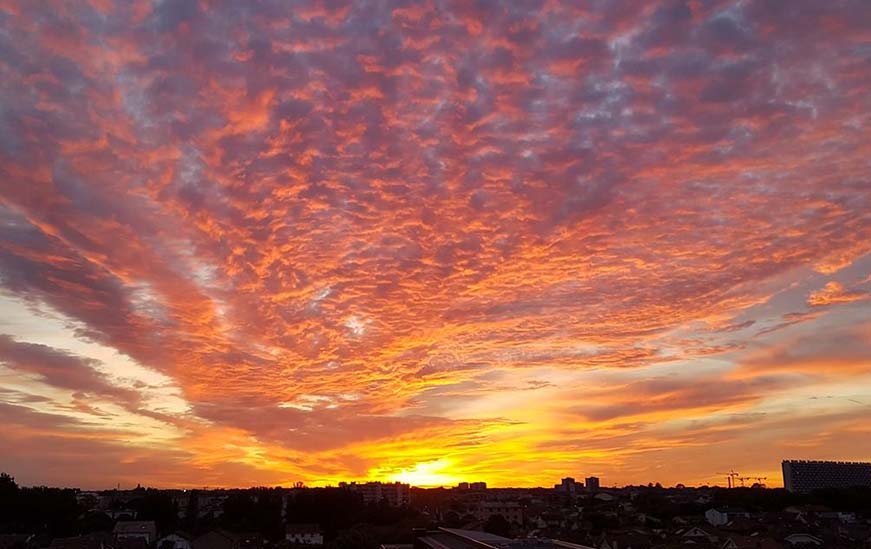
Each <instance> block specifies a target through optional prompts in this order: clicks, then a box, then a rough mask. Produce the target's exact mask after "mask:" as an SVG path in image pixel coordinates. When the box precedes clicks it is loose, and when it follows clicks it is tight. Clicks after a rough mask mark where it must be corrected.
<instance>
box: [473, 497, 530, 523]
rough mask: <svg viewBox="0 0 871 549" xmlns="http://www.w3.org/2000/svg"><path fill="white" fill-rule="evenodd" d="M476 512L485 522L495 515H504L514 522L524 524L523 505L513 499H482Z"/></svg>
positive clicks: (479, 518)
mask: <svg viewBox="0 0 871 549" xmlns="http://www.w3.org/2000/svg"><path fill="white" fill-rule="evenodd" d="M476 514H477V518H478V520H480V521H483V522H486V521H487V520H488V519H489V518H490V517H492V516H494V515H502V518H504V519H505V520H507V521H508V522H510V523H512V524H523V507H521V506H520V504H519V503H516V502H513V501H482V502H481V503H480V504H479V505H478V511H477V513H476Z"/></svg>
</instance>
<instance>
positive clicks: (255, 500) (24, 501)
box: [0, 473, 429, 549]
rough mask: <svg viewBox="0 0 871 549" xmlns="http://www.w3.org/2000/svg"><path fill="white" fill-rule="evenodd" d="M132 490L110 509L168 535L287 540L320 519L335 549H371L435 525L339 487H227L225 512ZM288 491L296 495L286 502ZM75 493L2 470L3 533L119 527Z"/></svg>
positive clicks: (193, 495) (194, 496)
mask: <svg viewBox="0 0 871 549" xmlns="http://www.w3.org/2000/svg"><path fill="white" fill-rule="evenodd" d="M132 494H133V495H132V497H125V498H123V499H121V498H120V496H119V499H116V500H113V501H112V502H111V504H110V505H109V510H110V511H112V512H113V513H114V514H115V515H116V516H118V519H119V520H132V519H134V518H135V519H136V520H153V521H155V523H156V524H157V529H158V532H159V533H160V534H161V535H166V534H169V533H172V532H175V531H177V530H183V531H186V532H188V533H190V534H192V535H194V536H197V535H199V534H203V533H206V532H208V531H210V530H214V529H219V528H220V529H224V530H228V531H230V532H236V533H245V534H259V535H260V536H262V537H263V539H265V540H268V541H272V542H277V541H280V540H282V539H284V533H285V527H286V525H287V524H289V523H316V524H319V525H320V526H321V528H322V530H323V532H324V536H325V538H326V540H327V547H328V548H330V549H345V548H359V549H366V548H367V547H373V548H377V547H378V546H379V544H380V543H384V542H388V541H389V542H402V541H407V542H409V543H410V542H411V540H412V529H413V528H416V527H425V526H429V521H428V520H427V518H426V517H425V516H423V515H422V514H421V513H419V512H418V511H417V510H415V509H411V508H408V507H402V508H396V507H391V506H390V505H388V504H387V503H386V502H382V503H380V504H372V505H366V504H364V503H363V502H362V500H361V498H360V496H359V495H358V494H354V493H352V492H350V491H348V490H344V489H340V488H313V489H307V490H303V491H293V492H291V493H290V494H288V491H287V490H285V489H282V488H250V489H246V490H228V491H226V496H227V497H226V499H225V500H224V502H223V504H222V506H221V512H220V513H203V512H201V502H200V496H201V493H200V492H198V491H197V490H192V491H190V492H189V496H190V497H189V498H188V502H187V507H186V508H185V509H181V513H180V512H179V511H180V509H179V507H178V505H177V504H176V503H175V501H174V500H173V498H172V496H171V495H170V492H167V491H162V490H155V489H146V488H137V489H136V490H133V491H132ZM285 495H289V497H287V503H286V507H285V503H284V499H285V498H284V496H285ZM76 496H77V490H74V489H69V488H48V487H32V488H25V487H19V486H18V485H17V484H16V483H15V479H14V478H12V477H11V476H9V475H8V474H6V473H2V474H0V533H17V534H42V535H44V536H45V537H46V538H49V539H50V538H55V537H70V536H76V535H81V534H88V533H91V532H105V531H111V530H112V528H113V527H114V525H115V519H113V518H111V517H110V516H109V514H107V513H105V512H102V511H93V510H90V507H91V506H92V505H91V504H89V503H84V504H80V503H79V502H78V501H77V497H76ZM128 511H129V514H126V513H127V512H128ZM179 515H181V517H180V516H179Z"/></svg>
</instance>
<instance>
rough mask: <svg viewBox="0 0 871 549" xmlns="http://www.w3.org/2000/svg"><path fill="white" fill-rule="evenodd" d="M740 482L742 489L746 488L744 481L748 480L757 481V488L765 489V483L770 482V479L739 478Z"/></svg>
mask: <svg viewBox="0 0 871 549" xmlns="http://www.w3.org/2000/svg"><path fill="white" fill-rule="evenodd" d="M738 480H739V481H740V482H741V487H742V488H743V487H744V481H746V480H755V481H756V485H755V486H759V487H763V486H765V483H764V482H763V481H766V480H768V477H738Z"/></svg>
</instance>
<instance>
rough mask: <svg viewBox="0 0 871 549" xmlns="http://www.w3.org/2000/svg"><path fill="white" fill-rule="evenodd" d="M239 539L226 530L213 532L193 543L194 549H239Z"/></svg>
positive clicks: (196, 539)
mask: <svg viewBox="0 0 871 549" xmlns="http://www.w3.org/2000/svg"><path fill="white" fill-rule="evenodd" d="M240 547H241V543H240V541H239V537H238V536H236V535H235V534H231V533H230V532H227V531H225V530H212V531H210V532H206V533H205V534H203V535H201V536H199V537H197V538H195V539H194V541H193V549H239V548H240Z"/></svg>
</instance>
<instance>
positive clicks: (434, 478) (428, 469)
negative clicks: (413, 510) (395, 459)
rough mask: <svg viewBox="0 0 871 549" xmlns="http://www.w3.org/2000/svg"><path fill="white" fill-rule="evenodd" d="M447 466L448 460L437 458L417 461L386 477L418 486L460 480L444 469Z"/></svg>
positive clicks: (444, 484)
mask: <svg viewBox="0 0 871 549" xmlns="http://www.w3.org/2000/svg"><path fill="white" fill-rule="evenodd" d="M449 466H450V462H449V461H448V460H446V459H438V460H435V461H428V462H424V463H418V464H417V465H415V466H414V467H412V468H408V469H402V470H401V471H400V472H399V473H396V474H394V475H391V476H390V477H388V478H389V479H390V480H391V481H393V482H406V483H408V484H411V485H412V486H420V487H422V488H431V487H435V486H446V485H451V484H456V483H457V482H459V481H460V478H459V477H456V476H454V475H452V474H451V473H449V472H447V471H445V469H447V468H448V467H449Z"/></svg>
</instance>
